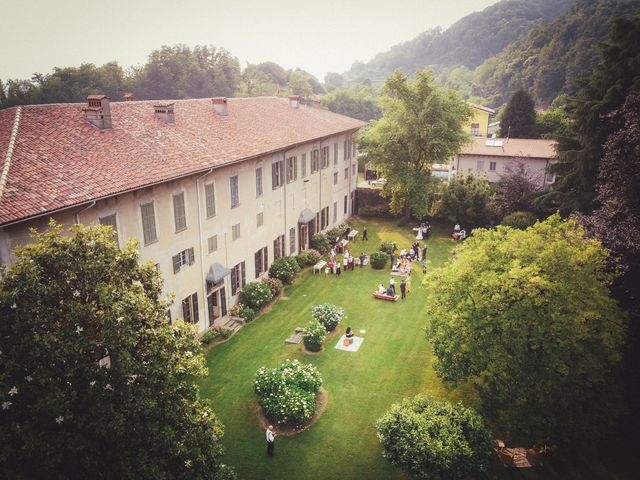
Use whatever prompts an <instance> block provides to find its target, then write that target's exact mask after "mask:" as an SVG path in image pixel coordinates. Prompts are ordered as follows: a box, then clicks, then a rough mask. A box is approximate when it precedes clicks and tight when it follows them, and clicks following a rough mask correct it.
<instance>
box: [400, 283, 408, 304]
mask: <svg viewBox="0 0 640 480" xmlns="http://www.w3.org/2000/svg"><path fill="white" fill-rule="evenodd" d="M400 293H401V294H402V299H403V300H404V297H406V296H407V284H406V283H405V281H404V278H403V279H402V281H401V282H400Z"/></svg>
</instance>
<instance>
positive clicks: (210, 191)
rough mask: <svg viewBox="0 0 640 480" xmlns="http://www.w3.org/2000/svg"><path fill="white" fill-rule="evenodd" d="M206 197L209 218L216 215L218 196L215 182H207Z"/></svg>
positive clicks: (205, 187)
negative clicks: (214, 185) (216, 195)
mask: <svg viewBox="0 0 640 480" xmlns="http://www.w3.org/2000/svg"><path fill="white" fill-rule="evenodd" d="M204 197H205V203H206V205H207V207H206V208H207V218H211V217H215V216H216V197H215V189H214V188H213V183H207V184H206V185H205V186H204Z"/></svg>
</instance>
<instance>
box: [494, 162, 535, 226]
mask: <svg viewBox="0 0 640 480" xmlns="http://www.w3.org/2000/svg"><path fill="white" fill-rule="evenodd" d="M538 190H540V186H539V185H538V184H537V183H536V182H535V181H534V176H533V174H532V173H531V172H530V171H529V169H528V168H527V165H526V163H525V162H524V161H518V162H516V164H515V165H514V166H513V168H512V169H511V170H510V171H508V172H506V173H504V174H503V175H501V176H500V180H499V181H498V184H497V185H496V195H495V206H496V209H497V210H498V213H499V214H500V215H501V216H505V215H508V214H510V213H513V212H517V211H531V210H532V209H533V207H532V199H533V195H534V194H535V192H537V191H538Z"/></svg>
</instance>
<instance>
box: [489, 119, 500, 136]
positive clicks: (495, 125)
mask: <svg viewBox="0 0 640 480" xmlns="http://www.w3.org/2000/svg"><path fill="white" fill-rule="evenodd" d="M499 131H500V122H499V121H497V122H491V123H490V124H489V128H488V130H487V136H489V137H491V136H493V135H494V134H495V135H497V134H498V132H499Z"/></svg>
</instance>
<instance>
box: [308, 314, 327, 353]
mask: <svg viewBox="0 0 640 480" xmlns="http://www.w3.org/2000/svg"><path fill="white" fill-rule="evenodd" d="M326 336H327V329H326V328H325V327H324V325H321V324H320V323H318V322H316V321H315V320H312V321H311V322H309V324H308V325H307V326H306V328H305V329H304V333H303V334H302V341H303V342H304V346H305V347H306V349H307V350H310V351H312V352H319V351H320V350H321V349H322V345H323V344H324V339H325V337H326Z"/></svg>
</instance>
